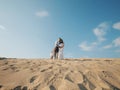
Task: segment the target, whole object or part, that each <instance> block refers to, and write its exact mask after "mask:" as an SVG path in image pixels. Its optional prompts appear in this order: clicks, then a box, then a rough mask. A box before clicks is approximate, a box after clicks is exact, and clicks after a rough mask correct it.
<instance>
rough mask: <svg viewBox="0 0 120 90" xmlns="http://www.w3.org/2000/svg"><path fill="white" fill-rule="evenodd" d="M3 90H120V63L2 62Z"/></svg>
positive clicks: (114, 60)
mask: <svg viewBox="0 0 120 90" xmlns="http://www.w3.org/2000/svg"><path fill="white" fill-rule="evenodd" d="M0 90H120V59H105V58H104V59H89V58H88V59H84V58H83V59H65V60H49V59H46V60H45V59H44V60H42V59H4V60H0Z"/></svg>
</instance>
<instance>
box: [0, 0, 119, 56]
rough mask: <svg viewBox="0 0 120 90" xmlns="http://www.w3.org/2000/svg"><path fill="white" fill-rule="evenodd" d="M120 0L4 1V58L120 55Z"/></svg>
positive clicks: (0, 18) (0, 32)
mask: <svg viewBox="0 0 120 90" xmlns="http://www.w3.org/2000/svg"><path fill="white" fill-rule="evenodd" d="M119 9H120V0H0V57H17V58H49V53H50V52H51V50H52V48H53V47H54V42H55V41H56V40H57V38H58V37H61V38H63V40H64V42H65V48H64V56H65V57H67V58H81V57H90V58H104V57H106V58H111V57H113V58H120V10H119Z"/></svg>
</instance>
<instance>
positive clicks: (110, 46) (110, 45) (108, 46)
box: [103, 44, 113, 49]
mask: <svg viewBox="0 0 120 90" xmlns="http://www.w3.org/2000/svg"><path fill="white" fill-rule="evenodd" d="M112 47H113V46H112V44H109V45H106V46H104V47H103V48H104V49H109V48H112Z"/></svg>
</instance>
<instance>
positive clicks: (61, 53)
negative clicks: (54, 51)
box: [58, 38, 64, 59]
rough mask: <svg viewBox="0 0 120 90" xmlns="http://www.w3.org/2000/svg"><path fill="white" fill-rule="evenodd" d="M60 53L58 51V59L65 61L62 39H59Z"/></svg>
mask: <svg viewBox="0 0 120 90" xmlns="http://www.w3.org/2000/svg"><path fill="white" fill-rule="evenodd" d="M58 48H59V51H58V59H63V58H64V56H63V49H64V42H63V40H62V39H61V38H59V45H58Z"/></svg>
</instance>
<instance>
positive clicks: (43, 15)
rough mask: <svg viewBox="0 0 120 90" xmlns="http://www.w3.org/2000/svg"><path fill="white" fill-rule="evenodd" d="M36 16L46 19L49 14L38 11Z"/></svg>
mask: <svg viewBox="0 0 120 90" xmlns="http://www.w3.org/2000/svg"><path fill="white" fill-rule="evenodd" d="M36 16H38V17H47V16H49V13H48V12H47V11H39V12H36Z"/></svg>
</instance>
